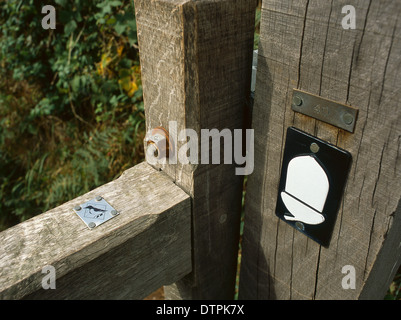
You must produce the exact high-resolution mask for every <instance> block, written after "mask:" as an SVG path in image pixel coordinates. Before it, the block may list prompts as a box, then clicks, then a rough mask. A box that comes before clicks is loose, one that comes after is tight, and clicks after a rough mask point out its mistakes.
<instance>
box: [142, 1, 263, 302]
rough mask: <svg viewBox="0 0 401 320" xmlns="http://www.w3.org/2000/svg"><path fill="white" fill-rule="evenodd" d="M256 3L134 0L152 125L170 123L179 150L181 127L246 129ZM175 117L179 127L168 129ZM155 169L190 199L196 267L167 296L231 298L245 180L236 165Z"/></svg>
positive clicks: (145, 95) (145, 90)
mask: <svg viewBox="0 0 401 320" xmlns="http://www.w3.org/2000/svg"><path fill="white" fill-rule="evenodd" d="M256 2H257V1H254V0H252V1H249V0H219V1H216V0H199V1H194V0H185V1H184V0H182V1H179V0H174V1H165V0H152V1H149V0H136V1H135V8H136V17H137V25H138V40H139V49H140V59H141V66H142V76H143V78H142V79H143V88H144V102H145V114H146V124H147V129H148V130H150V129H151V128H154V127H157V126H162V127H164V128H166V129H167V130H169V132H170V135H171V136H172V137H173V140H174V141H175V146H176V148H177V149H179V148H180V147H181V146H182V145H183V144H185V143H186V142H187V141H186V140H184V141H177V133H178V132H180V131H181V130H183V129H186V128H188V129H193V130H195V132H196V133H197V134H198V137H200V132H201V129H218V130H219V131H221V130H223V129H226V128H227V129H230V130H233V129H241V128H243V127H244V121H243V118H244V114H245V113H247V112H248V111H249V110H248V108H249V105H250V100H249V96H250V83H251V67H252V46H253V32H254V15H255V8H256ZM170 121H176V123H177V128H170V127H169V122H170ZM222 140H223V139H222ZM198 144H199V146H200V139H199V141H198ZM221 151H223V148H221ZM199 159H200V154H199ZM198 162H200V161H198ZM157 167H158V168H159V169H161V170H163V171H164V172H166V173H167V174H168V175H169V176H170V177H172V179H173V180H174V181H175V183H176V184H177V185H179V186H180V187H181V188H183V189H184V190H185V191H186V192H188V194H190V195H191V197H192V200H193V202H192V210H193V211H192V232H193V233H192V234H193V238H192V245H193V272H192V274H191V275H190V276H188V277H186V278H185V279H183V281H181V282H179V283H177V284H176V285H175V286H173V287H170V288H166V290H165V291H166V297H167V298H171V299H173V298H174V299H177V298H184V299H232V298H233V297H234V285H235V274H236V261H237V253H238V238H239V222H240V212H241V192H242V180H243V179H242V177H241V176H236V175H235V167H236V166H235V165H230V164H221V165H207V164H202V165H201V164H187V165H185V164H184V165H183V164H180V163H177V164H171V163H169V162H167V163H165V164H162V165H159V166H157Z"/></svg>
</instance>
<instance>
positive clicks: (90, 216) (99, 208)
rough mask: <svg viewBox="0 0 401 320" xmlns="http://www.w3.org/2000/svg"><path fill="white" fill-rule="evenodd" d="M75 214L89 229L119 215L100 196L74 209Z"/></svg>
mask: <svg viewBox="0 0 401 320" xmlns="http://www.w3.org/2000/svg"><path fill="white" fill-rule="evenodd" d="M74 211H75V213H76V214H77V215H78V216H79V217H80V218H81V219H82V221H83V222H84V223H85V224H86V225H87V226H88V228H89V229H93V228H95V227H97V226H99V225H101V224H102V223H105V222H106V221H108V220H110V219H112V218H114V217H115V216H117V215H118V214H119V213H118V212H117V210H115V209H114V208H113V207H112V206H111V205H110V204H109V203H108V202H107V201H106V200H104V199H103V198H102V197H101V196H97V197H96V198H95V199H92V200H89V201H87V202H85V203H83V204H81V205H78V206H75V207H74Z"/></svg>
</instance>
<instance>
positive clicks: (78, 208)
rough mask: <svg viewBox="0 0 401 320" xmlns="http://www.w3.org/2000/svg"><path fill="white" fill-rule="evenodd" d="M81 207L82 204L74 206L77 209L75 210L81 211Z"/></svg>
mask: <svg viewBox="0 0 401 320" xmlns="http://www.w3.org/2000/svg"><path fill="white" fill-rule="evenodd" d="M81 209H82V208H81V207H80V206H76V207H74V210H75V211H81Z"/></svg>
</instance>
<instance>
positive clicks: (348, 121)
mask: <svg viewBox="0 0 401 320" xmlns="http://www.w3.org/2000/svg"><path fill="white" fill-rule="evenodd" d="M343 121H344V123H345V124H346V125H351V124H352V123H353V122H354V117H353V116H352V114H350V113H345V114H344V115H343Z"/></svg>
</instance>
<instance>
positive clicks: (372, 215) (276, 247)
mask: <svg viewBox="0 0 401 320" xmlns="http://www.w3.org/2000/svg"><path fill="white" fill-rule="evenodd" d="M351 4H353V5H354V8H355V13H356V15H355V19H356V29H346V28H344V27H343V20H344V19H345V20H347V19H348V18H349V17H347V14H350V12H347V11H346V10H345V12H343V8H344V7H345V6H347V5H351ZM400 12H401V5H400V3H399V2H395V1H351V2H350V1H317V0H316V1H312V0H305V1H290V0H284V1H282V0H280V1H275V0H267V1H266V0H264V1H263V8H262V18H261V36H260V43H259V57H258V73H257V84H256V93H255V99H256V100H255V106H254V109H253V115H254V116H253V122H252V126H253V128H254V129H255V171H254V173H253V174H252V175H251V176H250V177H249V180H248V185H247V194H246V202H245V207H246V211H245V231H244V237H243V243H242V246H243V255H242V266H241V278H240V290H239V295H240V298H243V299H357V298H361V299H364V298H379V299H381V298H383V297H384V295H385V292H386V290H387V289H388V285H389V283H390V281H391V280H392V277H393V276H394V273H395V272H396V271H397V268H398V266H399V263H400V254H401V247H400V245H401V242H400V240H401V234H400V227H401V212H400V210H401V208H400V197H401V179H400V178H401V171H400V165H401V162H400V151H401V149H400V147H401V111H400V110H401V109H400V104H401V98H400V97H401V96H400V89H401V77H400V75H399V70H400V67H401V41H400V38H399V34H400V31H401V24H400V19H399V14H400ZM345 22H349V21H345ZM349 23H350V22H349ZM345 24H346V23H345ZM293 89H299V90H302V91H306V92H308V93H311V94H314V95H318V96H321V97H324V98H327V99H330V100H334V101H336V102H339V103H342V104H346V105H349V106H352V107H354V108H357V109H358V110H359V114H358V118H357V119H356V127H355V129H354V132H353V133H350V132H348V131H346V130H343V129H339V128H338V127H336V126H333V125H329V124H327V123H324V122H322V121H319V120H316V119H315V118H313V117H310V116H306V115H303V114H301V113H299V112H294V111H293V110H292V107H291V105H292V104H293V102H292V99H293ZM290 126H294V127H296V128H298V129H301V130H303V131H305V132H307V133H309V134H311V135H313V136H316V137H318V138H320V139H323V140H324V141H327V142H329V143H331V144H333V145H335V146H338V147H340V148H343V149H345V150H347V151H349V152H350V154H351V155H352V166H351V170H350V173H349V176H348V180H347V184H346V187H345V190H344V195H343V198H342V201H341V206H340V209H339V212H338V216H337V219H336V222H335V225H334V230H333V234H332V238H331V241H330V245H329V246H328V247H327V248H326V247H323V246H320V245H319V244H317V243H316V242H314V241H313V240H311V239H309V238H308V237H306V236H305V235H303V234H302V233H301V232H299V231H297V230H296V229H294V228H292V227H291V226H289V225H288V224H287V223H285V222H283V221H282V220H280V219H278V218H277V216H276V214H275V210H276V203H277V196H278V192H279V189H278V187H279V180H280V170H281V164H282V162H283V152H284V146H285V142H286V130H287V128H288V127H290ZM311 153H312V152H311ZM347 266H352V267H354V269H355V277H356V282H355V288H354V289H353V288H347V286H346V288H343V285H342V281H343V279H344V277H346V276H347V275H348V272H345V271H346V270H347V268H348V267H347ZM344 267H346V268H345V269H343V268H344ZM343 271H344V273H343Z"/></svg>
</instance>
